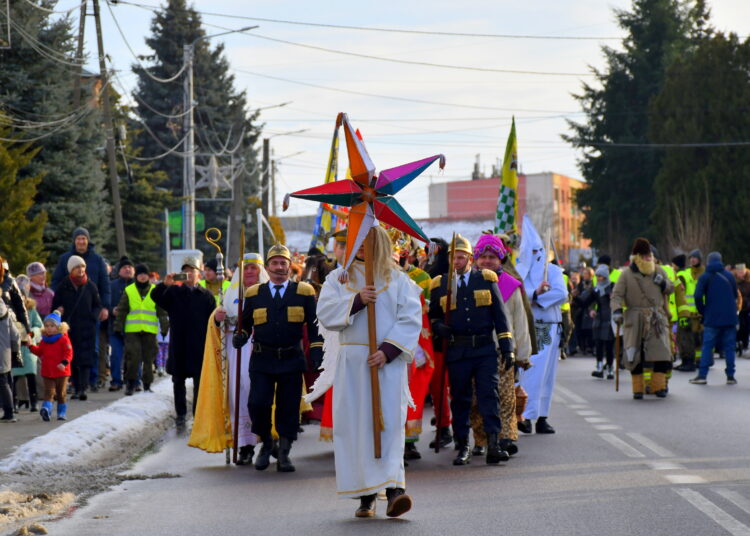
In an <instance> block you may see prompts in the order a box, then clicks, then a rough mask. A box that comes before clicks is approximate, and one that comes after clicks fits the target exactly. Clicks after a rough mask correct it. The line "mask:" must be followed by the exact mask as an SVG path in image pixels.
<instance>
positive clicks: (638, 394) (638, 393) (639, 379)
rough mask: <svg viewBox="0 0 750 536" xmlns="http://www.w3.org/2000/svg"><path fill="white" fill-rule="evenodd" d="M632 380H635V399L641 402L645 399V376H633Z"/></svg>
mask: <svg viewBox="0 0 750 536" xmlns="http://www.w3.org/2000/svg"><path fill="white" fill-rule="evenodd" d="M631 378H632V380H633V398H635V399H636V400H640V399H641V398H643V389H644V382H643V374H631Z"/></svg>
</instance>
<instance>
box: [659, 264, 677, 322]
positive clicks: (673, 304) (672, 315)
mask: <svg viewBox="0 0 750 536" xmlns="http://www.w3.org/2000/svg"><path fill="white" fill-rule="evenodd" d="M659 266H661V267H662V268H663V269H664V271H665V272H666V273H667V277H668V278H669V280H670V281H671V282H672V283H673V284H674V286H675V288H677V275H676V274H675V273H674V269H673V268H672V267H671V266H670V265H668V264H660V265H659ZM669 321H670V322H677V298H676V297H675V293H674V292H672V293H671V294H670V295H669Z"/></svg>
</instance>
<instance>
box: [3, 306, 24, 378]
mask: <svg viewBox="0 0 750 536" xmlns="http://www.w3.org/2000/svg"><path fill="white" fill-rule="evenodd" d="M20 347H21V337H20V335H19V333H18V328H17V327H16V319H15V316H14V315H13V311H11V310H10V308H9V307H8V306H7V305H6V304H5V302H4V301H3V300H0V374H7V373H8V372H10V367H11V354H13V353H15V352H20V350H21V348H20Z"/></svg>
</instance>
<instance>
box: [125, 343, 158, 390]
mask: <svg viewBox="0 0 750 536" xmlns="http://www.w3.org/2000/svg"><path fill="white" fill-rule="evenodd" d="M158 350H159V347H158V346H157V345H156V335H155V334H153V333H145V332H143V331H140V332H138V333H126V334H125V379H126V380H127V381H129V382H136V381H138V372H139V371H140V370H141V365H142V366H143V385H144V387H148V386H150V385H151V384H152V383H153V381H154V359H156V352H157V351H158Z"/></svg>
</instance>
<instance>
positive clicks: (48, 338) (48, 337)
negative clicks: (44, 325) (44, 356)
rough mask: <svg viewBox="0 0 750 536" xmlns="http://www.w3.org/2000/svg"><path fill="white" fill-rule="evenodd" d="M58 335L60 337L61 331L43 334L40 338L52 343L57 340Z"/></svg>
mask: <svg viewBox="0 0 750 536" xmlns="http://www.w3.org/2000/svg"><path fill="white" fill-rule="evenodd" d="M60 337H62V333H58V334H57V335H44V336H42V340H43V341H44V342H46V343H47V344H53V343H55V342H57V340H58V339H59V338H60Z"/></svg>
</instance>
